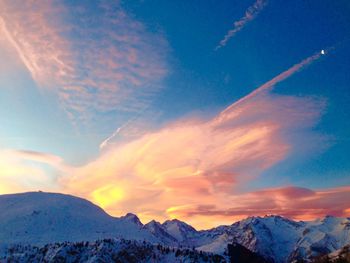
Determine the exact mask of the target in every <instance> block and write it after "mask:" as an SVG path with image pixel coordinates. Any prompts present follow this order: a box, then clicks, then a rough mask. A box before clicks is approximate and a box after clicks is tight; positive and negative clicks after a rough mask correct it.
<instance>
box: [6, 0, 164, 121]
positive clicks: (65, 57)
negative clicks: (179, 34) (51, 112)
mask: <svg viewBox="0 0 350 263" xmlns="http://www.w3.org/2000/svg"><path fill="white" fill-rule="evenodd" d="M0 32H1V34H3V35H4V36H5V37H6V39H7V40H8V42H9V44H10V45H11V46H12V47H13V48H14V49H15V50H16V52H17V54H18V56H19V58H20V59H21V61H22V62H23V64H24V65H25V67H26V68H27V70H28V71H29V73H30V74H31V76H32V78H33V80H34V81H35V82H36V83H37V84H38V86H40V87H41V88H43V89H46V90H50V91H53V92H54V93H55V94H57V95H58V97H59V101H60V102H61V105H62V107H63V108H64V110H65V111H66V113H67V114H68V116H69V117H70V118H71V119H72V120H73V121H74V122H75V123H81V122H86V121H91V120H96V115H98V114H103V113H109V112H123V113H126V114H128V113H129V114H131V115H132V113H134V112H139V111H141V110H143V109H144V108H146V107H147V106H148V105H149V103H150V99H151V98H152V96H153V95H154V94H155V93H156V92H157V91H158V90H159V89H160V88H161V86H162V80H163V78H164V77H165V76H166V74H167V72H168V64H167V62H166V56H167V50H168V47H167V42H166V40H165V39H164V38H163V37H162V36H161V35H160V34H156V33H151V32H149V31H148V30H147V29H146V27H145V26H144V25H143V24H142V23H141V22H139V21H137V20H136V19H134V18H133V17H131V16H130V15H128V14H127V13H126V12H125V11H124V10H123V8H122V7H121V6H120V3H119V2H112V1H98V2H89V3H88V2H85V3H81V2H79V3H78V2H74V3H73V2H72V3H70V5H69V7H68V6H66V5H64V4H63V3H62V2H61V1H54V0H52V1H32V0H30V1H25V2H23V1H16V0H15V1H7V0H1V1H0ZM100 117H101V116H100Z"/></svg>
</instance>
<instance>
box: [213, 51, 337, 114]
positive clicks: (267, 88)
mask: <svg viewBox="0 0 350 263" xmlns="http://www.w3.org/2000/svg"><path fill="white" fill-rule="evenodd" d="M333 48H334V47H330V48H328V49H326V50H325V49H322V50H321V51H319V52H317V53H315V54H314V55H312V56H310V57H308V58H306V59H304V60H302V61H301V62H299V63H298V64H295V65H294V66H292V67H291V68H289V69H287V70H286V71H283V72H282V73H281V74H279V75H277V76H276V77H274V78H273V79H271V80H269V81H268V82H266V83H265V84H263V85H262V86H260V87H258V88H257V89H255V90H253V91H252V92H251V93H249V94H248V95H246V96H244V97H243V98H241V99H239V100H238V101H236V102H234V103H233V104H231V105H230V106H229V107H227V108H226V109H225V110H224V111H222V112H221V113H220V115H219V116H218V119H221V118H223V117H224V115H225V113H226V112H228V111H230V110H231V109H232V108H234V107H236V106H238V105H239V104H241V103H243V102H245V101H246V100H249V99H251V98H253V97H255V96H257V95H258V94H260V93H262V92H266V91H270V90H272V89H273V87H274V86H275V85H276V84H277V83H279V82H281V81H283V80H285V79H287V78H289V77H290V76H292V75H293V74H294V73H296V72H298V71H300V70H302V69H303V68H305V67H306V66H308V65H310V64H311V63H313V62H314V61H316V60H318V59H319V58H320V57H321V56H324V55H326V54H327V53H328V52H329V51H330V50H331V49H333Z"/></svg>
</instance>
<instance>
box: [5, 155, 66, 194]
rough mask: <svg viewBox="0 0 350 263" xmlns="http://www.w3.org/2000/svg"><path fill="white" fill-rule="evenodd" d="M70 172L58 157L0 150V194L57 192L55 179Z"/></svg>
mask: <svg viewBox="0 0 350 263" xmlns="http://www.w3.org/2000/svg"><path fill="white" fill-rule="evenodd" d="M68 170H72V168H71V167H69V166H67V165H66V164H65V163H64V161H63V159H61V158H60V157H58V156H56V155H53V154H48V153H41V152H35V151H27V150H13V149H1V150H0V181H1V184H0V194H5V193H13V192H21V191H29V190H39V189H42V190H43V189H45V190H57V189H58V184H57V178H58V177H59V176H60V175H64V174H66V172H67V171H68Z"/></svg>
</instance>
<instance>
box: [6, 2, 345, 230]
mask: <svg viewBox="0 0 350 263" xmlns="http://www.w3.org/2000/svg"><path fill="white" fill-rule="evenodd" d="M349 70H350V2H349V1H348V0H338V1H332V0H322V1H312V0H293V1H282V0H269V1H267V0H255V1H254V0H244V1H240V0H227V1H225V0H223V1H212V0H206V1H198V0H193V1H185V0H180V1H161V0H130V1H122V0H120V1H102V0H101V1H97V0H94V1H69V0H64V1H55V0H50V1H34V0H26V1H20V0H0V120H1V125H0V194H8V193H18V192H25V191H38V190H41V191H49V192H62V193H67V194H72V195H76V196H80V197H83V198H86V199H88V200H90V201H92V202H94V203H95V204H97V205H99V206H101V207H102V208H103V209H105V210H106V211H107V212H108V213H109V214H111V215H113V216H121V215H124V214H126V213H127V212H132V213H135V214H137V215H138V216H139V217H140V219H141V221H142V222H143V223H147V222H148V221H150V220H152V219H155V220H158V221H161V222H162V221H164V220H167V219H173V218H178V219H180V220H184V221H186V222H188V223H190V224H192V225H193V226H194V227H196V228H197V229H205V228H210V227H214V226H217V225H220V224H231V223H233V222H235V221H237V220H240V219H243V218H246V217H248V216H264V215H271V214H278V215H282V216H286V217H288V218H292V219H295V220H312V219H316V218H320V217H323V216H325V215H334V216H347V217H349V216H350V204H349V202H348V200H350V176H349V174H350V150H349V149H350V140H349V135H350V122H349V117H350V116H349V115H350V91H349V89H350V86H349V85H350V84H349V83H350V74H349Z"/></svg>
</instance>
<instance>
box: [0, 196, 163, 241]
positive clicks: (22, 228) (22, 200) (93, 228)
mask: <svg viewBox="0 0 350 263" xmlns="http://www.w3.org/2000/svg"><path fill="white" fill-rule="evenodd" d="M0 209H1V213H0V243H1V242H6V243H16V242H26V243H31V244H46V243H51V242H60V241H80V240H96V239H98V238H108V237H124V238H132V239H139V240H143V239H146V240H149V241H150V242H152V241H156V239H155V237H154V236H153V235H152V234H151V233H149V232H148V231H146V230H144V229H142V224H141V225H139V224H138V223H137V222H134V221H133V220H130V217H128V216H127V217H126V218H120V219H119V218H114V217H111V216H109V215H108V214H107V213H105V212H104V211H103V210H102V209H101V208H99V207H98V206H96V205H94V204H92V203H91V202H89V201H87V200H84V199H81V198H77V197H73V196H69V195H63V194H53V193H42V192H30V193H23V194H14V195H1V196H0Z"/></svg>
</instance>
